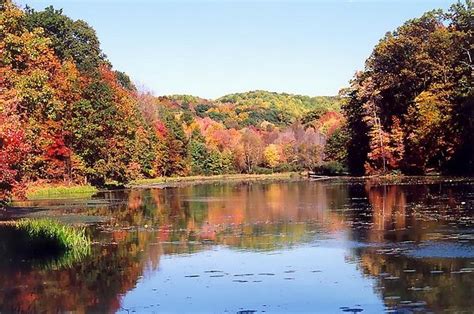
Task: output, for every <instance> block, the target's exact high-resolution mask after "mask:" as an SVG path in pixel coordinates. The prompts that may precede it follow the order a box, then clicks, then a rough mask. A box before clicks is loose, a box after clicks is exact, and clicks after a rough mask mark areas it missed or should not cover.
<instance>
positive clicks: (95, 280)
mask: <svg viewBox="0 0 474 314" xmlns="http://www.w3.org/2000/svg"><path fill="white" fill-rule="evenodd" d="M22 206H25V207H34V208H36V209H35V210H33V211H23V212H22V213H21V216H25V215H26V216H33V217H39V216H41V217H55V218H59V219H60V220H62V221H64V222H82V223H87V224H89V228H88V231H89V232H90V234H91V235H92V238H93V240H94V241H95V244H94V245H93V248H92V253H91V255H90V256H88V257H86V258H84V259H83V260H81V262H80V263H68V264H65V265H57V266H56V267H41V265H38V264H36V265H33V264H31V263H18V264H16V265H15V264H13V265H12V264H10V265H8V266H6V265H3V264H0V268H2V269H0V311H6V312H9V311H17V312H18V311H19V312H39V311H46V312H56V311H68V310H71V311H79V312H85V311H94V312H114V311H120V310H124V309H125V308H127V309H130V308H133V307H134V306H135V307H136V310H137V311H140V308H138V307H137V306H138V305H137V304H142V305H146V306H152V303H153V302H154V298H158V299H159V303H160V306H161V308H160V309H161V310H164V311H166V310H172V309H178V310H179V309H181V310H185V309H186V307H185V306H191V305H187V304H188V303H186V302H188V301H189V300H190V299H189V298H191V299H192V298H193V297H194V300H195V301H194V302H195V303H193V305H192V306H193V308H196V309H202V310H206V309H208V310H214V311H221V312H222V311H223V310H225V309H231V311H232V310H235V311H234V312H237V311H246V310H247V309H245V308H244V309H239V306H238V305H235V306H234V304H233V303H232V302H234V299H235V298H234V299H229V296H230V295H231V294H232V293H241V294H242V297H245V298H246V299H245V302H246V303H248V304H249V305H252V306H254V308H256V309H258V310H265V309H266V310H268V311H270V312H271V311H272V309H273V311H282V310H285V311H291V310H305V309H306V310H311V309H314V308H315V306H318V308H319V309H320V310H321V311H329V312H334V311H336V312H337V311H346V312H347V311H348V310H354V311H358V310H361V309H362V310H365V312H370V311H371V310H372V311H373V312H377V311H379V310H383V309H386V310H387V309H392V310H400V311H408V312H410V311H427V310H429V311H442V310H451V311H469V310H470V309H472V308H474V298H472V296H473V295H474V209H473V208H474V187H473V182H472V181H469V180H466V181H462V180H460V181H456V180H455V181H449V180H439V179H437V180H430V181H428V182H426V181H425V180H423V179H416V180H414V179H409V180H408V181H407V180H405V181H401V182H395V183H390V184H386V183H383V182H376V181H362V180H345V181H330V182H324V183H323V182H306V181H302V182H288V183H285V182H278V183H270V182H266V183H229V184H203V185H195V186H184V187H177V188H165V189H146V190H138V189H135V190H124V191H114V192H106V193H99V194H97V195H96V196H95V197H94V198H93V199H91V200H80V201H78V200H73V201H69V202H68V201H64V200H63V201H59V200H56V201H47V200H43V201H38V202H31V203H23V204H22ZM39 209H41V210H39ZM14 212H15V209H10V212H7V213H5V215H12V214H13V213H14ZM339 252H340V253H341V254H342V256H345V257H344V258H343V259H340V257H339V256H340V254H339ZM299 254H303V255H302V256H307V258H305V257H303V258H301V257H300V255H299ZM207 255H210V256H212V258H210V257H209V258H205V257H206V256H207ZM313 255H314V256H319V257H318V258H316V259H314V258H309V256H313ZM295 259H298V260H297V261H296V260H295ZM318 259H319V260H318ZM237 260H239V261H240V264H239V266H236V265H234V261H237ZM163 261H165V263H164V264H163ZM183 263H184V264H183ZM206 263H211V265H213V266H212V267H213V268H210V267H211V266H209V267H208V269H205V268H203V269H201V268H200V267H207V266H203V265H207V264H206ZM261 263H269V264H265V265H263V266H262V265H261ZM324 263H326V264H324ZM331 264H333V265H337V266H331ZM178 265H185V266H178ZM242 265H244V266H242ZM245 265H247V266H245ZM292 265H293V266H292ZM188 266H189V267H191V269H193V271H192V273H191V272H190V273H185V269H187V268H186V267H188ZM290 266H291V267H293V268H294V269H293V268H291V267H290ZM179 267H181V268H179ZM261 267H264V269H265V267H266V268H268V269H269V271H265V270H263V271H260V269H261ZM288 267H290V268H288ZM324 267H327V268H324ZM336 267H344V269H345V270H344V271H343V270H340V269H337V268H336ZM222 269H226V270H225V271H224V270H222ZM257 269H258V270H259V271H257ZM270 270H271V271H270ZM226 272H227V274H226ZM304 272H306V273H308V274H313V275H314V276H316V275H318V274H321V276H323V277H318V278H320V279H319V280H312V279H310V278H309V277H308V276H303V275H301V277H298V275H299V274H301V273H304ZM259 273H260V276H259V275H258V274H259ZM266 273H268V275H267V276H264V275H262V274H266ZM338 273H344V274H345V276H344V277H342V278H339V277H340V276H339V274H338ZM232 274H234V275H242V277H234V275H232ZM279 274H281V275H279ZM244 275H245V276H244ZM186 276H187V277H186ZM335 277H338V278H339V279H338V283H337V284H339V285H340V286H339V288H340V287H350V286H352V285H353V284H355V283H357V284H360V286H359V287H358V288H356V290H358V291H360V293H362V292H363V293H364V294H363V295H362V294H361V296H360V298H362V299H360V300H359V301H358V302H353V303H351V304H346V303H344V302H346V301H347V302H349V301H348V300H349V297H348V295H346V296H344V294H342V295H337V294H332V295H331V294H329V291H331V288H330V285H333V284H334V282H333V281H334V280H333V281H331V278H335ZM359 277H360V278H359ZM206 278H208V279H206ZM211 278H212V279H213V280H215V281H211V282H209V281H207V280H210V279H211ZM236 278H237V279H236ZM354 278H359V279H354ZM290 279H291V280H290ZM217 280H221V281H217ZM325 280H326V281H325ZM238 284H240V285H241V286H234V285H238ZM257 284H259V285H260V286H258V285H257ZM266 284H269V285H270V284H271V285H270V286H266ZM150 285H156V286H158V287H162V288H164V287H168V288H167V289H165V291H163V292H160V291H161V290H160V289H158V291H154V290H153V289H155V288H153V289H152V288H150ZM239 287H245V290H242V292H238V291H240V290H235V289H239ZM264 287H265V288H264ZM271 287H279V288H280V289H284V290H287V289H289V287H292V288H291V291H290V292H288V293H289V294H287V295H285V297H284V298H281V299H271V300H267V301H265V302H266V303H265V304H263V305H262V304H260V303H259V302H260V301H262V302H263V300H265V298H266V297H268V296H267V294H263V295H262V291H263V290H264V289H270V290H271V289H273V288H271ZM205 289H209V291H211V292H213V293H214V295H216V296H217V295H219V293H223V295H222V297H221V298H219V297H216V300H213V301H212V306H214V307H212V308H211V307H209V306H210V303H209V299H208V294H204V293H203V292H200V291H204V290H205ZM162 290H163V289H162ZM232 291H234V292H232ZM235 291H237V292H235ZM244 291H245V292H244ZM325 291H326V292H325ZM132 292H133V293H132ZM310 292H313V293H316V294H317V295H318V296H319V298H318V297H315V296H313V297H310V298H305V299H301V298H303V297H304V296H305V294H306V293H310ZM354 292H356V291H355V290H354ZM150 293H154V294H153V295H150ZM159 293H162V294H159ZM226 293H227V294H226ZM245 293H248V295H246V294H245ZM371 294H373V295H374V298H370V295H371ZM270 295H271V294H270ZM364 298H366V299H364ZM292 300H293V301H294V302H295V303H291V301H292ZM283 301H285V302H286V303H282V302H283ZM236 302H238V301H236ZM155 303H156V302H155ZM296 303H298V304H296ZM239 305H241V304H239ZM264 305H265V306H264ZM180 306H182V307H180ZM272 306H273V308H272ZM280 306H281V307H280ZM141 310H142V311H147V309H145V308H141ZM248 310H252V311H253V309H248Z"/></svg>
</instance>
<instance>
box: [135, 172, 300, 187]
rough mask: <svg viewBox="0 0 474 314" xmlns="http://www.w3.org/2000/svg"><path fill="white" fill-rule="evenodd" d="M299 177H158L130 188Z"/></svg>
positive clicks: (295, 175) (292, 174)
mask: <svg viewBox="0 0 474 314" xmlns="http://www.w3.org/2000/svg"><path fill="white" fill-rule="evenodd" d="M300 177H301V175H300V174H299V173H297V172H282V173H272V174H241V173H239V174H223V175H213V176H188V177H159V178H152V179H141V180H135V181H132V182H130V184H129V186H130V187H141V186H156V185H158V186H159V185H166V184H175V183H201V182H227V181H265V180H288V179H297V178H300Z"/></svg>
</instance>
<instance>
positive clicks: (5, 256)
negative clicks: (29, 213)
mask: <svg viewBox="0 0 474 314" xmlns="http://www.w3.org/2000/svg"><path fill="white" fill-rule="evenodd" d="M90 253H91V240H90V238H89V237H88V236H87V234H86V231H85V229H84V228H77V227H72V226H68V225H63V224H61V223H59V222H57V221H54V220H51V219H22V220H19V221H9V222H3V223H1V224H0V255H1V256H2V259H1V260H0V264H9V263H10V264H11V263H17V262H21V263H31V264H33V265H41V266H42V267H46V268H60V267H66V266H70V265H72V264H73V263H75V262H78V261H80V260H82V259H83V258H84V257H86V256H88V255H89V254H90Z"/></svg>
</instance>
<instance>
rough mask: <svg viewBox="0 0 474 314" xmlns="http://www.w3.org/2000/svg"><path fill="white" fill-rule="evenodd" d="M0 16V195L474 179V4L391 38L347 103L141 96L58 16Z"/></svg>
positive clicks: (267, 96) (79, 26)
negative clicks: (249, 178)
mask: <svg viewBox="0 0 474 314" xmlns="http://www.w3.org/2000/svg"><path fill="white" fill-rule="evenodd" d="M0 9H1V11H0V199H7V198H9V197H11V195H12V193H13V194H16V195H17V196H19V197H21V196H22V195H24V192H25V188H26V187H27V186H28V185H29V184H31V183H37V182H49V183H58V182H65V183H67V184H70V183H75V184H84V183H89V184H93V185H96V186H104V185H109V184H115V185H121V184H124V183H126V182H128V181H130V180H134V179H140V178H153V177H158V176H185V175H191V174H192V175H201V174H202V175H210V174H225V173H268V172H273V171H288V170H302V169H311V170H318V171H321V172H323V173H326V172H330V173H341V172H345V171H346V168H345V167H346V165H347V166H348V167H349V170H350V171H351V172H352V173H353V174H386V173H393V172H396V173H399V172H401V173H407V174H424V173H427V172H443V173H461V174H468V173H473V171H474V165H473V164H474V162H473V159H474V151H473V149H474V139H473V138H474V101H473V91H472V78H473V61H472V58H473V57H474V56H473V39H472V33H473V5H472V1H470V0H469V1H466V2H465V3H457V4H455V5H453V6H452V7H451V9H450V10H449V11H448V12H443V11H440V10H437V11H432V12H428V13H426V14H424V15H423V16H422V17H420V18H418V19H414V20H410V21H408V22H406V23H405V24H404V25H403V26H401V27H399V28H398V29H397V30H395V31H394V32H390V33H387V35H386V36H385V37H384V38H383V39H382V40H381V41H380V42H379V43H378V44H377V46H376V47H375V48H374V51H373V53H372V55H371V56H370V57H369V58H368V59H367V61H366V65H365V69H364V70H363V71H361V72H359V73H357V74H356V76H355V77H354V79H353V80H352V81H351V85H350V87H349V88H347V89H344V90H343V91H342V93H341V97H339V96H338V97H308V96H300V95H291V94H283V93H271V92H266V91H253V92H247V93H237V94H231V95H226V96H223V97H221V98H219V99H217V100H207V99H202V98H199V97H195V96H188V95H174V96H166V97H155V96H153V95H150V94H147V93H143V92H140V91H138V90H137V89H136V87H135V86H134V85H133V83H132V81H131V80H130V78H129V77H128V76H127V75H126V74H125V73H123V72H120V71H116V70H114V69H113V67H112V65H111V64H110V62H109V61H108V60H107V57H106V56H105V55H104V53H103V52H102V51H101V48H100V42H99V40H98V38H97V36H96V33H95V31H94V29H93V28H91V27H90V26H89V25H88V24H87V23H86V22H84V21H81V20H72V19H70V18H69V17H67V16H65V15H64V14H63V13H62V11H61V10H55V9H54V8H52V7H49V8H46V9H45V10H44V11H35V10H33V9H31V8H28V7H27V8H25V9H24V10H21V9H19V8H18V7H16V6H15V5H14V4H13V3H12V2H11V0H7V1H2V2H1V4H0ZM341 108H342V112H341Z"/></svg>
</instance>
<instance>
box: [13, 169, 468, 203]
mask: <svg viewBox="0 0 474 314" xmlns="http://www.w3.org/2000/svg"><path fill="white" fill-rule="evenodd" d="M440 178H444V179H445V180H447V181H454V182H456V181H466V180H471V179H474V178H473V177H470V176H466V177H462V176H443V175H424V176H423V175H421V176H407V175H401V176H393V175H384V176H380V175H375V176H315V177H313V178H312V177H310V176H308V173H307V172H280V173H272V174H240V173H239V174H225V175H210V176H203V175H199V176H184V177H158V178H150V179H139V180H134V181H131V182H129V183H128V184H125V185H124V186H122V187H121V188H118V189H106V188H97V187H93V186H90V185H71V186H69V185H58V184H54V185H53V184H45V185H43V186H42V185H33V186H32V187H30V189H31V192H33V193H28V194H27V198H26V199H25V200H20V199H13V202H21V201H34V200H41V199H68V198H89V197H91V196H92V195H94V194H96V193H98V192H104V191H110V190H122V189H146V188H166V187H179V186H188V185H198V184H205V183H226V182H265V181H267V182H270V181H273V182H278V181H301V180H307V181H329V180H374V181H377V180H380V181H383V182H384V183H386V184H390V183H392V184H397V183H400V181H405V180H409V179H412V180H415V179H440ZM413 183H414V182H412V184H413Z"/></svg>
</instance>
